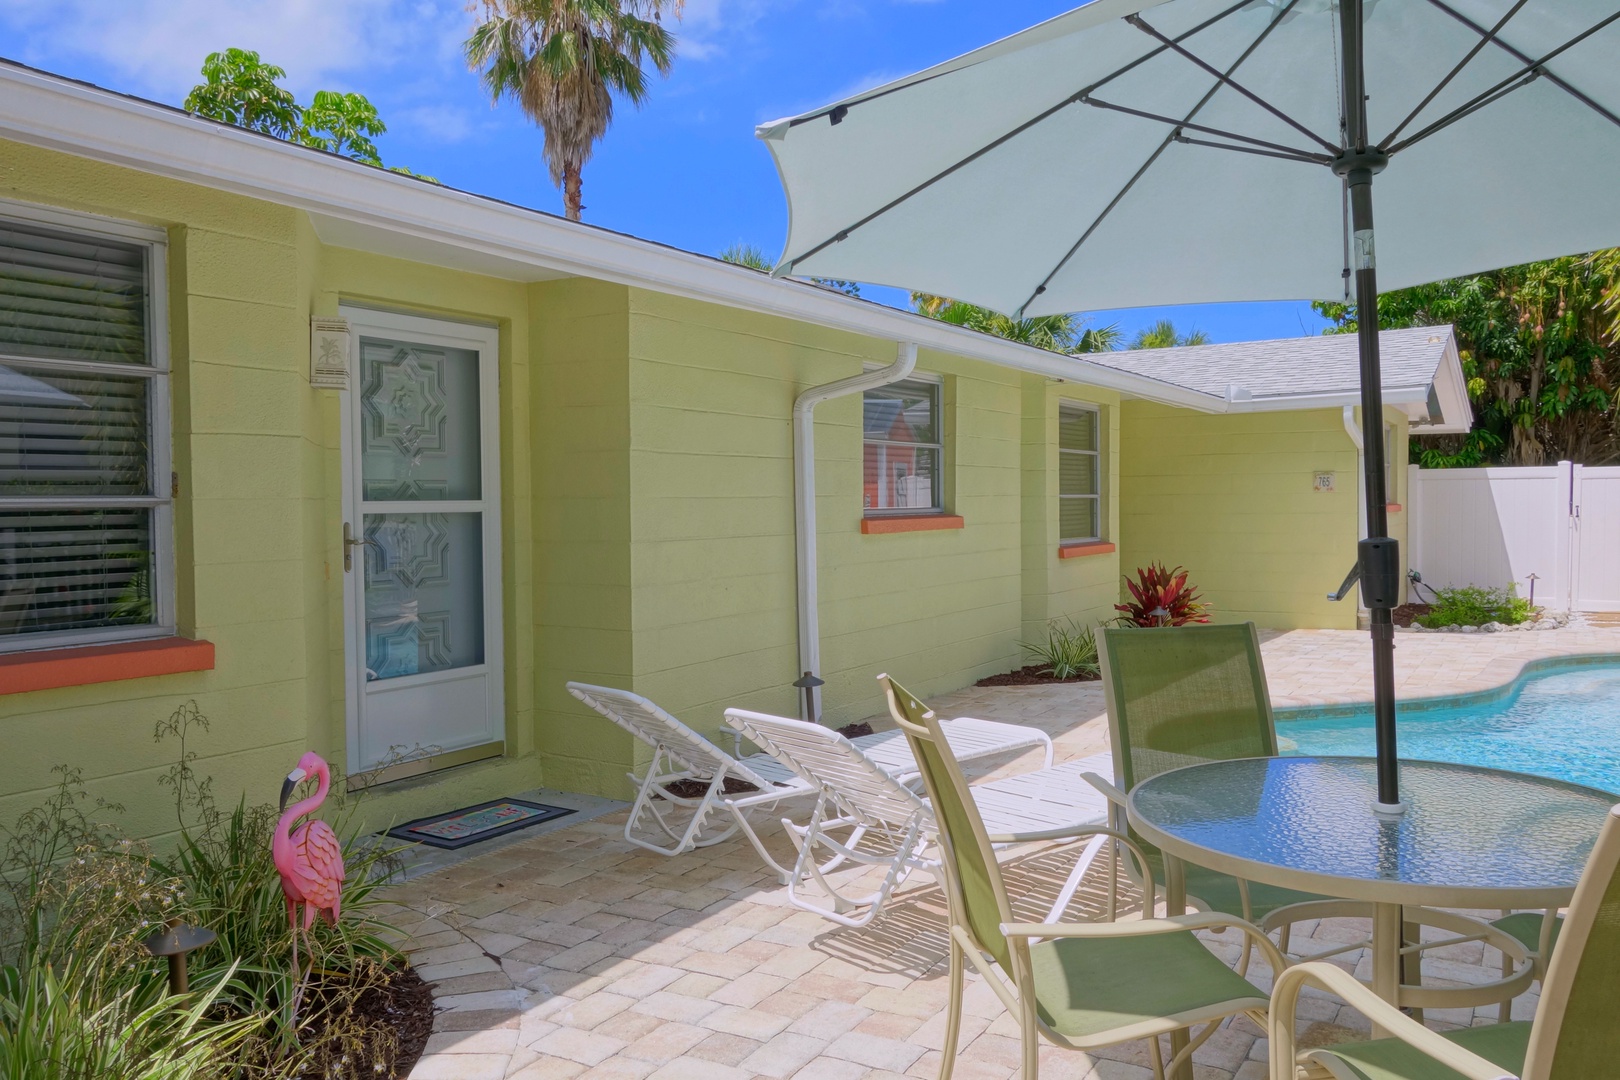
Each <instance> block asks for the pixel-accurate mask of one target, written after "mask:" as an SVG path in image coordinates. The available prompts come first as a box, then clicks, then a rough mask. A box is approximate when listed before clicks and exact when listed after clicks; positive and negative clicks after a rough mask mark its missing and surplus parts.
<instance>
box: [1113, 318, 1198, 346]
mask: <svg viewBox="0 0 1620 1080" xmlns="http://www.w3.org/2000/svg"><path fill="white" fill-rule="evenodd" d="M1208 344H1209V335H1208V334H1206V333H1204V332H1203V331H1202V330H1193V331H1190V332H1188V333H1186V334H1183V333H1182V332H1181V331H1179V330H1177V329H1176V324H1175V323H1173V322H1171V321H1170V320H1169V319H1160V320H1159V321H1158V322H1156V323H1154V324H1153V325H1152V326H1150V327H1148V328H1147V329H1146V330H1138V331H1137V332H1136V336H1135V337H1134V338H1132V339H1131V348H1133V349H1174V348H1177V347H1179V346H1182V345H1208Z"/></svg>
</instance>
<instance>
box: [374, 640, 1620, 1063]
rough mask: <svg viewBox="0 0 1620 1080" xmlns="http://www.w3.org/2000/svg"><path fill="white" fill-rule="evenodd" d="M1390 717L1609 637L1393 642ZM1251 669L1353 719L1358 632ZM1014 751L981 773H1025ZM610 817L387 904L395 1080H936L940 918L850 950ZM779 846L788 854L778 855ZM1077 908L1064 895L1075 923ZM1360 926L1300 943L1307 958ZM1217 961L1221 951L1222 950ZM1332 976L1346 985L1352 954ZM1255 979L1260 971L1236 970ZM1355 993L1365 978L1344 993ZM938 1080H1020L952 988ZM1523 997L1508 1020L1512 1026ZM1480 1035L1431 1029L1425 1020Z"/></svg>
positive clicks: (1295, 695) (422, 881)
mask: <svg viewBox="0 0 1620 1080" xmlns="http://www.w3.org/2000/svg"><path fill="white" fill-rule="evenodd" d="M1397 644H1398V646H1399V647H1398V649H1397V652H1396V672H1397V681H1398V685H1399V688H1400V693H1401V694H1402V695H1403V696H1405V697H1422V696H1433V695H1438V694H1450V693H1460V692H1468V691H1474V690H1481V689H1487V688H1489V687H1492V686H1496V685H1501V684H1503V683H1507V682H1509V681H1511V680H1512V679H1513V678H1514V677H1515V676H1516V675H1517V674H1518V672H1519V670H1520V668H1521V667H1522V666H1523V665H1524V663H1526V662H1527V661H1529V660H1533V659H1536V658H1539V657H1544V656H1555V655H1570V654H1581V653H1614V654H1620V627H1580V626H1576V627H1571V628H1568V629H1564V630H1558V631H1549V632H1537V633H1513V634H1493V635H1466V636H1463V635H1455V636H1454V635H1437V634H1436V635H1430V634H1424V635H1414V634H1402V635H1400V636H1399V638H1398V639H1397ZM1263 648H1264V653H1265V660H1266V667H1267V672H1268V675H1269V678H1270V683H1271V688H1272V693H1273V697H1274V700H1275V701H1276V703H1277V704H1278V705H1279V706H1287V705H1308V704H1324V703H1332V702H1340V701H1356V700H1365V698H1366V696H1367V695H1366V690H1365V687H1366V686H1367V685H1368V683H1369V679H1370V675H1369V661H1368V657H1367V653H1368V646H1367V639H1366V636H1365V634H1360V633H1351V632H1347V631H1293V632H1289V633H1283V634H1272V635H1268V637H1267V640H1266V641H1265V643H1264V646H1263ZM933 704H934V705H935V707H936V708H937V709H938V710H939V711H940V712H941V713H942V714H943V715H946V716H952V715H972V716H980V717H984V718H986V719H996V720H1007V721H1015V722H1019V723H1028V724H1034V725H1037V726H1040V727H1042V728H1044V729H1045V730H1047V731H1048V732H1050V733H1051V734H1052V735H1053V736H1054V739H1055V742H1056V745H1057V756H1058V760H1060V761H1063V760H1073V759H1076V758H1080V757H1085V756H1088V755H1090V754H1093V753H1096V752H1098V751H1100V750H1103V749H1106V747H1107V737H1106V717H1105V716H1104V715H1103V713H1104V706H1103V699H1102V692H1101V689H1100V687H1098V686H1097V685H1096V684H1089V685H1088V684H1071V685H1064V686H1058V687H1022V688H996V689H987V688H969V689H966V690H962V691H959V692H957V693H954V694H950V695H946V696H944V697H941V698H938V699H936V700H935V701H934V702H933ZM1038 764H1039V761H1038V757H1037V755H1035V754H1033V753H1031V754H1026V755H1024V756H1023V757H1022V758H1021V759H1015V760H1013V761H1011V762H1008V763H1006V764H1004V765H1001V766H999V767H998V768H997V769H996V770H995V771H998V772H1014V771H1021V770H1023V769H1027V768H1031V767H1034V766H1035V765H1038ZM622 828H623V816H622V814H613V815H609V816H607V817H604V818H600V819H598V820H595V821H590V822H586V823H583V824H580V825H577V826H574V827H571V828H567V829H562V830H559V831H556V832H553V833H549V834H546V835H542V836H536V837H533V838H531V839H527V840H523V841H519V842H516V843H512V844H509V845H507V846H504V847H502V848H499V849H497V850H494V851H492V852H490V853H489V854H485V855H481V856H477V857H474V858H471V859H468V860H467V861H464V862H461V863H458V864H456V865H452V866H449V867H447V868H444V869H440V870H437V871H434V872H432V873H430V874H427V875H424V876H422V877H420V878H417V879H415V880H413V881H410V882H407V883H405V884H403V885H400V886H396V887H393V888H392V889H390V891H389V898H390V900H391V901H392V902H393V903H394V904H396V905H398V907H397V908H395V909H394V911H393V913H392V914H391V915H390V918H391V919H392V920H393V921H394V922H395V923H396V924H397V925H399V926H400V928H401V929H402V930H403V931H405V932H406V933H407V934H409V935H410V939H411V940H410V942H409V948H410V949H411V951H412V960H413V962H414V963H415V964H416V965H417V968H418V970H419V971H420V973H421V974H422V976H423V978H425V979H428V980H430V981H433V982H435V983H437V986H436V988H435V995H436V998H437V1001H438V1004H439V1006H440V1007H441V1009H443V1010H444V1011H442V1012H441V1013H440V1014H439V1015H438V1017H437V1019H436V1021H435V1034H434V1035H433V1037H432V1039H431V1041H430V1042H429V1044H428V1051H427V1053H426V1054H425V1055H424V1057H423V1058H422V1060H421V1062H420V1063H419V1064H418V1065H417V1066H416V1068H415V1070H414V1071H413V1072H412V1074H411V1075H412V1077H413V1078H414V1080H486V1078H487V1080H504V1078H507V1077H513V1078H521V1080H572V1078H574V1077H581V1078H585V1080H599V1078H602V1080H606V1078H624V1080H643V1078H646V1077H653V1078H655V1080H686V1078H691V1080H743V1078H746V1077H752V1076H761V1077H770V1078H774V1080H786V1078H788V1077H793V1078H795V1080H882V1078H887V1077H897V1076H911V1077H925V1078H926V1077H933V1076H934V1075H936V1073H937V1069H938V1066H939V1058H940V1051H941V1047H942V1043H943V1032H944V1017H943V1010H944V1005H945V996H946V990H945V985H944V977H943V968H944V963H943V962H944V957H945V941H944V935H943V919H942V910H943V901H942V898H941V896H940V894H939V892H938V889H937V888H935V887H933V886H931V885H924V884H913V885H911V886H909V887H908V888H907V889H905V890H904V891H903V892H902V894H901V897H902V898H901V899H900V900H899V901H898V902H896V903H894V904H893V906H892V907H891V908H890V909H889V910H888V911H887V912H886V913H885V914H884V915H883V916H882V917H880V918H879V919H878V920H877V921H876V922H874V923H873V924H872V925H871V926H869V927H867V928H865V929H862V930H850V929H845V928H841V927H837V926H835V925H833V924H831V923H829V922H826V921H824V920H822V919H820V918H818V917H816V916H814V915H810V914H807V913H804V912H799V911H797V910H795V909H793V908H792V907H789V906H788V905H787V903H786V898H785V896H784V891H783V890H782V889H781V888H780V887H778V886H777V884H776V882H775V880H774V878H773V877H771V876H770V875H769V874H767V873H766V872H765V870H764V868H763V867H762V866H761V865H760V863H759V860H758V858H757V857H756V856H755V855H754V853H753V852H752V851H751V850H750V849H749V848H748V847H747V846H746V844H744V843H743V842H741V841H736V840H733V841H731V842H727V843H725V844H720V845H717V846H716V847H713V848H709V849H705V850H703V851H699V852H693V853H690V854H687V855H683V856H681V857H679V858H676V859H666V858H663V857H660V856H656V855H653V854H650V853H648V852H644V851H641V850H639V849H637V848H634V847H632V846H630V845H628V844H626V843H625V842H624V840H623V838H622V836H621V835H620V833H621V830H622ZM775 840H776V842H778V843H779V844H781V845H782V846H783V848H784V850H785V845H786V841H785V840H784V839H783V838H782V837H781V836H780V835H777V836H776V837H775ZM1064 857H1065V853H1064V852H1062V851H1061V850H1057V851H1053V850H1050V849H1049V850H1047V851H1045V852H1038V853H1036V854H1034V855H1032V856H1029V857H1025V858H1022V859H1014V860H1013V862H1012V864H1011V866H1010V869H1009V874H1010V875H1012V877H1013V878H1014V887H1013V891H1014V892H1015V893H1016V894H1020V895H1023V896H1024V897H1025V900H1026V901H1027V902H1028V903H1029V904H1030V906H1031V914H1035V915H1036V916H1037V917H1038V914H1039V913H1043V912H1044V907H1042V906H1041V901H1042V899H1043V895H1042V885H1043V883H1049V882H1051V881H1053V880H1054V879H1056V880H1061V879H1062V877H1063V874H1064V869H1065V868H1064V867H1062V866H1061V860H1062V859H1063V858H1064ZM1092 903H1093V901H1092V900H1091V899H1090V898H1089V897H1086V896H1082V897H1081V898H1080V899H1079V900H1078V901H1077V904H1078V905H1079V908H1078V909H1071V915H1074V916H1079V917H1083V916H1084V914H1085V908H1086V907H1087V906H1088V905H1090V904H1092ZM1357 929H1358V928H1356V927H1354V926H1353V925H1346V924H1342V923H1330V922H1324V923H1321V924H1317V925H1311V924H1307V925H1306V926H1305V927H1304V928H1303V933H1302V934H1297V935H1296V938H1295V942H1296V946H1298V945H1300V944H1301V941H1302V937H1304V936H1305V935H1309V936H1311V937H1314V938H1316V939H1317V940H1321V941H1323V942H1334V941H1339V940H1353V938H1348V937H1346V936H1345V935H1347V934H1355V933H1357ZM1235 941H1236V938H1235V937H1233V938H1231V939H1230V940H1226V941H1220V940H1219V939H1217V944H1218V947H1220V948H1223V949H1226V950H1228V951H1229V952H1232V953H1235ZM1431 956H1432V957H1433V959H1431V960H1430V961H1429V962H1428V963H1427V964H1426V973H1427V974H1430V975H1434V976H1438V977H1440V978H1444V979H1454V980H1456V981H1462V982H1478V981H1482V980H1483V979H1485V978H1487V977H1490V975H1491V974H1492V973H1491V970H1490V969H1492V968H1494V967H1495V963H1496V961H1495V954H1494V953H1493V954H1491V957H1490V958H1489V963H1486V964H1484V965H1483V966H1482V961H1485V960H1486V959H1487V958H1486V957H1485V953H1484V950H1483V948H1482V947H1481V946H1479V945H1477V944H1472V945H1462V946H1456V947H1453V948H1451V949H1449V950H1446V951H1445V952H1444V953H1439V954H1431ZM1344 959H1345V960H1346V961H1347V962H1350V963H1354V964H1357V965H1358V966H1359V967H1362V968H1365V966H1366V965H1367V959H1366V957H1365V956H1363V955H1359V954H1350V955H1348V956H1347V957H1345V958H1344ZM1255 970H1256V971H1257V972H1258V973H1259V974H1260V976H1261V979H1260V981H1262V982H1264V981H1266V980H1265V978H1264V969H1263V968H1257V969H1255ZM1362 974H1363V976H1365V975H1366V972H1365V971H1363V972H1362ZM970 983H971V985H970V988H969V992H968V995H967V1008H966V1013H967V1016H966V1019H965V1020H964V1024H963V1031H962V1039H961V1043H960V1051H959V1059H958V1065H957V1075H958V1076H960V1077H962V1078H963V1080H979V1078H981V1077H983V1078H997V1080H1004V1078H1007V1077H1010V1076H1013V1075H1015V1074H1016V1073H1017V1069H1018V1042H1017V1028H1016V1025H1015V1024H1013V1023H1012V1022H1011V1020H1010V1018H1009V1017H1007V1016H1006V1015H1005V1010H1003V1008H1002V1006H1001V1004H1000V1002H999V1001H998V1000H996V999H995V998H994V997H993V996H992V995H991V993H990V992H989V990H988V988H987V987H985V986H983V985H982V984H981V983H979V982H978V980H977V979H976V978H975V979H970ZM1533 1004H1534V998H1533V997H1530V998H1523V999H1520V1000H1519V1001H1518V1002H1517V1003H1516V1004H1515V1013H1516V1015H1528V1010H1530V1009H1531V1008H1533ZM1487 1015H1488V1016H1489V1017H1490V1018H1492V1019H1494V1009H1491V1010H1481V1015H1480V1016H1479V1017H1475V1016H1473V1015H1471V1014H1470V1013H1468V1012H1467V1011H1463V1012H1461V1013H1451V1014H1448V1013H1433V1012H1431V1014H1430V1020H1431V1021H1433V1022H1437V1023H1441V1024H1444V1023H1452V1024H1462V1023H1471V1022H1480V1021H1483V1020H1484V1019H1485V1018H1486V1016H1487ZM1300 1021H1301V1023H1302V1024H1306V1025H1309V1030H1308V1031H1307V1032H1306V1036H1305V1037H1306V1038H1309V1039H1318V1040H1331V1039H1333V1038H1336V1037H1343V1036H1344V1034H1345V1030H1344V1029H1346V1028H1348V1029H1350V1030H1361V1029H1362V1028H1363V1027H1364V1024H1363V1023H1362V1021H1361V1020H1360V1018H1359V1017H1358V1016H1356V1015H1354V1014H1352V1013H1350V1012H1349V1010H1347V1009H1342V1008H1341V1007H1340V1006H1338V1005H1337V1004H1336V1003H1335V1002H1334V1001H1332V1000H1330V999H1327V998H1325V997H1322V996H1320V995H1313V996H1309V997H1307V998H1306V999H1304V1001H1302V1008H1301V1015H1300ZM1042 1054H1043V1057H1042V1064H1041V1074H1042V1076H1044V1077H1049V1078H1052V1080H1059V1078H1070V1077H1072V1078H1092V1077H1095V1078H1099V1080H1103V1078H1106V1080H1115V1078H1120V1080H1125V1078H1130V1080H1136V1078H1140V1077H1146V1076H1148V1075H1149V1071H1148V1069H1147V1068H1146V1067H1145V1066H1146V1048H1145V1043H1133V1044H1127V1045H1125V1046H1122V1047H1118V1048H1115V1049H1112V1050H1108V1051H1103V1052H1100V1053H1098V1054H1096V1055H1084V1054H1076V1053H1073V1052H1066V1051H1060V1050H1057V1049H1056V1048H1052V1047H1047V1048H1044V1049H1043V1051H1042ZM1264 1055H1265V1040H1264V1039H1263V1038H1261V1037H1260V1033H1259V1031H1258V1030H1257V1029H1256V1028H1255V1027H1254V1026H1253V1025H1252V1024H1250V1023H1249V1022H1248V1021H1246V1020H1239V1021H1234V1022H1233V1023H1231V1024H1230V1025H1228V1026H1227V1027H1226V1028H1225V1029H1224V1030H1222V1031H1221V1032H1219V1033H1218V1034H1217V1035H1216V1036H1215V1037H1214V1038H1213V1039H1211V1040H1210V1042H1209V1043H1208V1044H1206V1045H1205V1046H1204V1047H1203V1048H1202V1049H1201V1050H1200V1051H1199V1053H1198V1054H1197V1056H1196V1057H1195V1062H1196V1063H1197V1070H1196V1072H1197V1078H1198V1080H1234V1078H1235V1080H1262V1078H1264V1077H1265V1075H1266V1070H1265V1066H1264V1064H1263V1060H1264Z"/></svg>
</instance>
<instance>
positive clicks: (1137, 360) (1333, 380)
mask: <svg viewBox="0 0 1620 1080" xmlns="http://www.w3.org/2000/svg"><path fill="white" fill-rule="evenodd" d="M1450 339H1451V327H1449V326H1419V327H1415V328H1413V329H1409V330H1385V331H1383V332H1382V333H1381V334H1379V335H1378V341H1379V350H1378V351H1379V354H1380V356H1381V357H1382V358H1383V370H1384V389H1385V390H1386V391H1389V390H1395V389H1400V388H1415V387H1427V386H1429V385H1430V384H1431V383H1433V382H1434V381H1435V376H1436V373H1437V372H1438V371H1439V369H1440V363H1441V361H1442V360H1443V359H1444V358H1445V352H1446V345H1447V343H1448V341H1450ZM1085 358H1086V359H1087V360H1090V361H1092V362H1094V363H1098V364H1103V365H1106V366H1107V367H1112V368H1117V369H1119V370H1121V371H1128V372H1131V373H1133V374H1136V375H1145V376H1147V377H1148V378H1152V379H1162V380H1164V381H1166V382H1171V383H1175V384H1177V385H1178V386H1185V387H1187V388H1188V389H1191V390H1198V391H1200V392H1202V393H1205V394H1213V395H1214V396H1216V397H1221V398H1225V397H1228V396H1229V394H1228V391H1229V389H1232V388H1235V387H1241V388H1242V389H1243V390H1247V391H1248V393H1249V394H1250V395H1252V396H1253V397H1254V398H1255V399H1256V400H1261V399H1265V398H1282V397H1287V398H1293V397H1307V396H1317V395H1322V394H1337V393H1355V392H1357V391H1358V390H1359V388H1360V386H1361V374H1360V373H1361V368H1360V360H1359V355H1358V352H1357V343H1356V335H1354V334H1329V335H1325V336H1321V337H1302V338H1282V339H1279V340H1276V341H1244V342H1233V343H1230V344H1221V345H1188V346H1183V347H1181V348H1175V349H1132V350H1128V351H1123V352H1111V353H1088V354H1086V357H1085Z"/></svg>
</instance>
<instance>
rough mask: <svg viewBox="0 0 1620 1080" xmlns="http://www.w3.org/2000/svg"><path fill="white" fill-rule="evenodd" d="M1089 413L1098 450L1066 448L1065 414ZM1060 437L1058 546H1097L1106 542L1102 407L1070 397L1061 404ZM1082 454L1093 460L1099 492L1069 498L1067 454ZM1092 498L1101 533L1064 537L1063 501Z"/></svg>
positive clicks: (1059, 412) (1058, 438)
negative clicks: (1065, 469)
mask: <svg viewBox="0 0 1620 1080" xmlns="http://www.w3.org/2000/svg"><path fill="white" fill-rule="evenodd" d="M1065 411H1068V412H1088V413H1090V414H1091V417H1092V419H1091V430H1092V433H1093V434H1094V435H1095V436H1096V440H1097V448H1096V449H1095V450H1070V449H1068V448H1066V447H1065V446H1064V445H1063V413H1064V412H1065ZM1057 419H1058V437H1057V452H1058V459H1057V486H1058V516H1057V527H1058V546H1059V547H1065V546H1069V545H1073V544H1095V543H1099V542H1101V541H1102V539H1103V532H1104V529H1103V512H1102V511H1103V471H1102V448H1103V428H1102V406H1100V405H1097V404H1095V403H1093V402H1089V401H1071V400H1068V399H1067V398H1063V399H1059V401H1058V417H1057ZM1064 454H1078V455H1082V456H1085V457H1089V458H1091V469H1092V479H1093V484H1092V486H1093V487H1095V488H1096V489H1097V491H1096V494H1093V495H1065V494H1064V493H1063V455H1064ZM1065 499H1090V500H1092V501H1093V503H1094V504H1095V505H1096V508H1097V511H1096V515H1095V517H1094V518H1093V520H1094V521H1096V523H1097V531H1096V533H1095V534H1094V535H1092V536H1064V535H1063V500H1065Z"/></svg>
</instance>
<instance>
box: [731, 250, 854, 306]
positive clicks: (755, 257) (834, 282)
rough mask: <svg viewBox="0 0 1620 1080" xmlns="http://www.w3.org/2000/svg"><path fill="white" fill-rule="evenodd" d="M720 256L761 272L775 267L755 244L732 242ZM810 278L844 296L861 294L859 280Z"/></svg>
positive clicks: (768, 271)
mask: <svg viewBox="0 0 1620 1080" xmlns="http://www.w3.org/2000/svg"><path fill="white" fill-rule="evenodd" d="M720 258H721V260H722V261H724V262H728V263H731V264H733V265H735V266H746V267H748V269H750V270H758V271H759V272H760V273H762V274H768V273H770V272H771V271H772V270H774V269H775V268H776V264H775V263H773V262H771V257H770V256H769V255H767V254H765V249H764V248H762V247H759V246H758V245H756V244H741V243H738V244H732V245H731V246H730V247H728V248H726V249H725V250H724V251H722V252H721V253H720ZM810 280H811V281H813V282H814V283H815V284H817V285H820V286H821V287H822V288H824V289H832V290H834V291H836V292H841V293H843V294H844V295H845V296H856V297H858V296H860V295H861V286H860V283H859V282H855V281H845V280H844V279H843V278H819V277H813V278H811V279H810Z"/></svg>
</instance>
